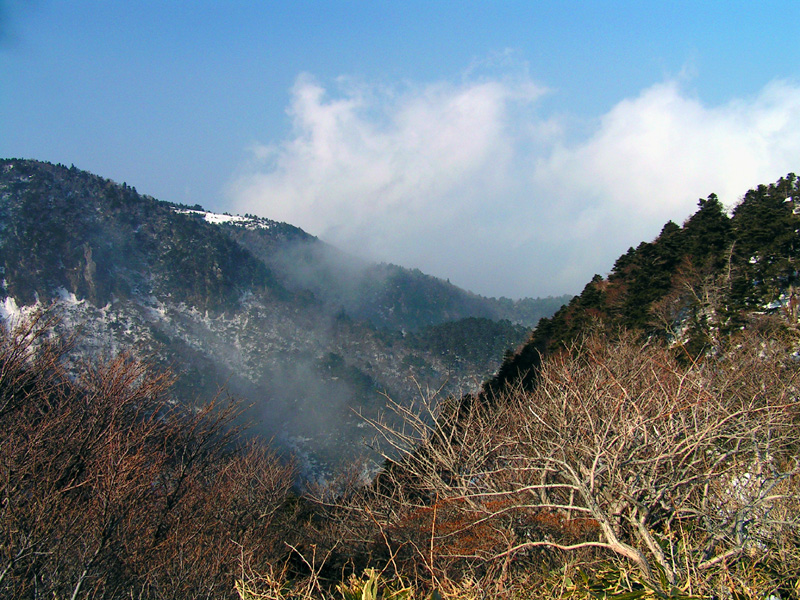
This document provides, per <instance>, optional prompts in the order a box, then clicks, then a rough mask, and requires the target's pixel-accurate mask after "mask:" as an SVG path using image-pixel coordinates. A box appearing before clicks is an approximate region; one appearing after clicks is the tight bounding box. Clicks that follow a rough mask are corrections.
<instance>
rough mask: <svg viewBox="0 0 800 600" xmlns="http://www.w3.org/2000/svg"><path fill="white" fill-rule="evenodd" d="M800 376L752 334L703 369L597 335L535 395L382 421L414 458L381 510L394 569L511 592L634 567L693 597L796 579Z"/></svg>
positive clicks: (377, 509) (388, 489) (388, 475)
mask: <svg viewBox="0 0 800 600" xmlns="http://www.w3.org/2000/svg"><path fill="white" fill-rule="evenodd" d="M798 374H799V371H798V366H797V365H796V364H795V363H793V362H792V361H791V360H789V358H788V355H787V354H786V353H785V351H784V349H783V348H782V347H780V345H778V344H774V343H773V342H772V340H770V339H765V338H763V337H759V336H757V335H751V334H747V333H746V334H745V335H742V336H740V337H739V338H738V339H736V340H734V341H733V342H732V343H731V344H730V345H729V350H728V352H726V353H725V354H724V355H720V356H717V357H710V358H707V359H706V360H704V361H703V362H694V363H691V364H689V365H688V366H685V365H681V364H678V363H676V362H675V360H674V358H673V356H672V354H671V353H670V352H669V351H668V350H667V349H665V348H663V347H662V346H660V345H657V344H655V343H653V344H644V345H642V344H640V343H637V342H636V341H635V340H634V338H633V337H632V336H627V335H622V336H620V338H619V339H618V340H617V341H615V342H614V343H613V344H611V343H609V342H608V341H607V340H605V339H600V338H597V337H592V336H589V337H587V338H585V339H584V340H583V341H582V342H581V343H580V344H579V345H577V346H576V347H574V348H572V349H571V351H570V352H564V353H562V354H560V355H558V356H554V357H552V358H550V359H549V360H548V361H546V362H545V364H544V365H543V367H542V372H541V376H540V382H539V385H538V387H537V389H536V390H535V391H533V392H530V393H529V392H524V391H522V390H513V389H512V390H507V391H506V392H505V393H504V395H503V396H502V397H500V398H497V399H496V402H494V403H493V405H492V406H491V407H489V408H485V407H482V406H478V405H475V404H472V405H470V404H469V403H455V402H452V403H447V402H445V403H442V404H441V405H440V406H439V408H438V409H436V417H437V418H436V419H435V420H428V419H424V418H420V417H419V416H418V413H416V412H414V411H408V410H406V409H404V408H402V407H396V409H397V410H398V411H400V412H401V414H402V415H403V417H404V420H405V425H406V428H405V429H401V430H397V429H396V428H386V427H382V426H381V424H380V423H376V425H377V426H378V428H379V430H380V431H381V432H382V434H383V435H384V436H385V437H386V439H387V440H388V441H389V442H390V443H391V445H392V446H393V447H394V448H396V449H398V450H400V451H402V452H403V453H404V457H403V459H402V460H399V461H397V462H396V463H395V464H393V465H392V468H390V469H388V470H387V471H386V472H385V473H384V475H383V481H380V480H379V482H378V484H377V485H376V486H375V487H374V490H373V495H372V497H371V498H370V499H369V501H368V502H365V506H369V507H370V511H371V515H372V518H373V519H374V520H375V522H376V524H377V525H379V530H380V531H379V534H378V536H376V537H383V539H385V541H386V545H387V547H389V548H390V550H391V552H392V556H393V558H394V559H395V560H397V561H400V560H401V559H402V560H405V561H406V563H405V567H403V568H406V569H409V568H411V567H410V565H411V564H412V563H413V564H415V565H417V567H415V568H416V569H417V570H418V571H419V570H420V569H421V570H422V571H425V570H427V572H428V575H429V576H430V577H431V578H433V579H437V578H445V577H448V576H464V575H465V574H467V573H472V574H475V575H478V576H483V577H485V578H486V580H489V579H496V578H497V577H498V576H499V577H500V578H501V579H502V577H503V575H505V574H507V573H508V571H509V568H510V567H511V566H513V563H519V562H520V561H529V562H530V561H541V560H545V561H546V560H552V559H553V557H554V556H555V557H557V556H558V554H555V555H554V554H553V552H556V553H558V552H567V553H571V554H574V553H583V554H582V556H584V557H586V558H589V557H591V556H595V557H598V556H600V557H602V556H605V557H618V558H620V559H623V560H626V561H629V562H630V563H632V564H633V565H635V567H636V568H637V569H638V570H639V571H640V572H641V574H642V577H643V578H644V580H646V581H649V582H650V583H651V584H652V585H653V586H656V587H657V586H659V585H660V580H661V579H662V576H663V579H664V580H666V582H668V584H669V585H673V586H679V587H681V588H682V589H684V590H686V591H690V592H693V593H699V592H709V591H713V590H715V589H716V590H717V591H718V590H720V589H728V588H729V587H730V586H733V585H735V584H736V581H739V582H740V584H741V586H745V583H744V581H745V579H746V577H747V576H749V575H747V574H748V573H750V574H752V572H753V570H754V569H755V570H757V571H758V570H759V569H761V570H760V571H759V572H760V573H762V574H764V573H768V572H770V570H772V571H775V569H777V568H780V569H783V571H782V572H783V573H784V574H786V573H788V572H790V571H788V570H787V569H789V568H790V567H788V566H787V565H791V568H793V569H794V570H795V571H794V572H795V573H797V572H800V563H798V552H797V541H798V531H799V530H798V527H799V526H800V521H799V519H800V516H798V515H800V513H799V512H798V511H797V507H798V500H800V487H798V475H800V466H799V463H798V456H800V455H799V454H798V452H800V427H798V425H800V423H799V422H798V417H800V403H799V402H798V399H797V390H798ZM432 410H433V408H432ZM362 510H363V508H362ZM598 553H599V554H598ZM762 567H763V568H762ZM794 577H795V578H796V575H795V576H794ZM737 578H738V579H737ZM763 578H764V582H763V586H764V590H766V591H771V590H772V589H775V586H777V585H780V583H781V576H778V575H774V574H773V575H763ZM736 585H739V584H736ZM747 585H750V584H747ZM770 586H772V587H770ZM742 589H744V588H742Z"/></svg>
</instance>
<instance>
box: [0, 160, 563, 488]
mask: <svg viewBox="0 0 800 600" xmlns="http://www.w3.org/2000/svg"><path fill="white" fill-rule="evenodd" d="M0 231H2V236H0V268H2V278H3V279H2V288H0V295H2V296H3V297H4V298H5V301H4V305H3V311H4V313H5V316H6V318H8V317H13V316H14V315H15V314H19V312H20V311H21V310H23V308H24V307H27V308H25V310H30V307H31V306H34V305H38V306H46V305H52V306H53V310H56V311H57V312H59V313H60V314H61V317H62V330H63V331H64V332H66V333H68V332H73V331H77V330H79V329H80V330H81V331H82V332H83V334H82V335H81V338H82V341H81V343H80V344H79V347H78V348H77V350H76V352H78V354H79V355H82V356H85V357H88V356H91V355H92V354H97V353H100V354H113V353H115V352H118V351H121V350H123V349H126V348H134V349H135V351H136V352H137V353H139V354H140V355H148V356H153V357H155V359H156V361H157V362H158V364H159V365H161V366H162V367H165V368H172V369H173V370H175V371H176V374H177V377H178V384H177V386H176V394H177V395H180V396H181V397H182V398H183V399H184V401H186V402H189V403H191V402H195V401H196V399H199V398H209V397H213V396H214V395H215V394H216V393H217V392H218V390H219V389H220V388H221V387H227V388H228V389H229V390H230V391H231V392H232V393H234V394H236V395H239V396H242V397H244V398H245V399H246V400H247V401H248V402H251V403H253V404H254V409H253V410H252V411H251V412H250V414H249V415H248V417H249V418H250V419H251V420H253V421H256V422H257V423H259V425H258V427H257V428H256V429H257V431H258V432H259V433H263V434H265V435H267V437H274V438H276V439H277V440H278V441H279V442H280V443H281V444H283V445H284V446H286V447H288V448H290V449H292V450H293V451H297V452H299V454H300V456H301V459H303V460H306V462H307V466H308V469H307V472H308V473H309V474H311V473H325V472H328V471H329V470H330V469H331V468H334V467H335V466H337V465H339V464H343V463H345V462H347V461H348V460H352V459H355V458H356V455H357V454H359V453H361V452H367V450H366V449H365V446H364V443H363V442H365V441H366V435H367V434H366V432H365V431H363V429H362V428H361V426H362V425H363V423H362V422H361V419H360V418H359V417H358V416H357V415H356V414H355V413H357V412H359V411H366V412H368V413H369V414H371V415H375V414H377V412H379V411H380V410H382V407H383V406H384V404H385V400H386V398H385V396H391V397H392V398H394V399H396V400H399V401H400V402H402V403H409V402H412V401H413V399H414V397H415V396H416V395H417V394H418V393H419V387H418V386H422V388H423V389H425V388H428V387H429V388H431V389H442V393H445V394H451V393H453V394H458V393H461V392H463V391H466V390H468V389H475V388H476V387H477V386H479V385H480V382H481V381H482V380H483V379H485V378H486V377H487V376H488V375H490V374H491V373H492V372H493V371H494V369H496V368H497V366H498V365H499V363H500V357H501V356H502V355H503V352H504V351H505V350H508V349H509V348H513V347H514V346H516V345H517V344H519V343H520V342H521V341H522V340H523V339H524V337H525V334H526V329H525V328H524V327H522V326H519V325H513V324H512V323H510V322H509V321H503V320H502V319H497V320H492V319H490V318H488V316H487V315H491V314H492V311H491V310H490V309H489V308H487V307H491V306H493V304H492V303H493V302H494V305H497V306H499V301H493V300H487V299H481V298H480V297H478V296H475V295H470V294H468V293H466V292H463V291H460V290H458V288H455V286H451V285H450V284H447V283H445V282H442V281H441V280H437V279H435V278H431V277H429V276H424V275H423V274H421V273H418V272H415V271H410V270H406V269H402V268H401V267H396V266H393V265H389V266H383V265H377V266H371V265H369V264H368V263H366V264H365V263H363V262H358V261H353V262H352V263H348V262H347V261H348V260H349V257H347V256H346V255H344V253H340V252H339V251H337V250H335V249H333V248H332V247H329V246H328V245H326V244H324V242H321V241H320V240H318V239H317V238H314V237H313V236H310V235H309V234H307V233H305V232H303V231H302V230H301V229H299V228H296V227H294V226H291V225H288V224H281V223H276V222H274V221H271V220H269V219H263V218H260V217H254V216H252V215H249V216H245V217H238V216H232V215H218V214H216V213H210V212H208V211H205V210H203V209H202V208H201V207H199V206H193V207H190V206H184V205H178V204H171V203H164V202H160V201H157V200H156V199H154V198H152V197H150V196H144V195H140V194H139V193H138V192H136V190H135V188H132V187H130V186H128V185H127V184H126V183H123V184H117V183H115V182H113V181H110V180H107V179H104V178H102V177H99V176H96V175H92V174H89V173H86V172H84V171H80V170H78V169H76V168H75V167H74V166H73V167H71V168H67V167H65V166H63V165H52V164H49V163H42V162H38V161H27V160H17V159H8V160H3V161H0ZM256 251H258V252H256ZM259 253H260V254H259ZM303 255H305V258H303V261H304V262H302V263H301V262H300V259H301V258H302V257H303ZM298 257H299V258H298ZM376 273H377V274H378V275H380V277H377V276H376V275H375V274H376ZM384 275H385V277H384ZM315 277H316V278H317V279H315ZM326 282H333V283H332V284H331V285H330V287H326ZM312 284H313V285H312ZM334 284H335V285H334ZM546 302H547V301H546ZM553 302H557V300H553V299H551V300H550V303H551V304H552V303H553ZM512 309H513V306H512ZM476 319H477V321H476ZM461 321H463V324H462V325H463V327H462V325H459V323H460V322H461ZM444 325H447V327H444ZM443 327H444V328H443ZM459 328H462V329H463V331H464V332H467V331H468V332H469V335H472V336H474V335H478V336H480V337H481V339H480V340H477V342H478V344H477V346H476V347H479V348H482V350H481V351H480V352H475V351H473V350H472V349H470V348H467V347H466V346H465V345H464V343H463V339H464V335H465V334H463V333H462V334H459V333H458V330H459ZM444 340H450V341H456V343H457V344H460V346H459V347H460V348H461V350H454V349H449V348H447V347H445V346H444V345H443V343H444ZM459 340H460V341H459ZM430 348H436V350H435V351H431V350H430ZM345 456H346V457H347V458H344V457H345Z"/></svg>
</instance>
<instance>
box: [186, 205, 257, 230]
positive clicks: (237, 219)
mask: <svg viewBox="0 0 800 600" xmlns="http://www.w3.org/2000/svg"><path fill="white" fill-rule="evenodd" d="M174 210H175V212H176V213H178V214H181V215H202V217H203V219H204V220H205V222H206V223H211V224H212V225H221V224H223V223H229V224H231V225H238V226H239V227H245V228H246V229H269V228H270V223H268V222H267V221H265V220H262V219H259V218H257V217H256V218H254V217H242V216H240V215H226V214H219V213H212V212H207V211H205V210H195V209H191V208H176V209H174Z"/></svg>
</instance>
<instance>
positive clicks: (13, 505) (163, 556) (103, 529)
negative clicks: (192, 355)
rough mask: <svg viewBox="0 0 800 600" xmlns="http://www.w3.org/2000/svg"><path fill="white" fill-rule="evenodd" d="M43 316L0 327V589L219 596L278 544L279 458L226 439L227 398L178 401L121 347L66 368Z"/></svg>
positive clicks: (10, 593)
mask: <svg viewBox="0 0 800 600" xmlns="http://www.w3.org/2000/svg"><path fill="white" fill-rule="evenodd" d="M52 324H53V323H52V322H51V321H48V320H47V319H46V318H45V317H43V316H41V315H40V316H38V317H37V318H35V319H33V320H32V321H30V322H27V323H21V324H19V325H18V326H17V327H15V328H14V329H13V330H10V331H9V330H5V331H3V335H2V337H1V339H0V417H1V418H2V430H0V500H1V503H0V560H2V564H0V594H2V595H3V596H4V597H7V598H73V599H74V598H118V597H126V598H134V597H135V598H200V597H214V598H218V597H230V596H233V595H234V591H233V580H234V578H235V576H236V574H237V573H238V572H239V570H240V567H241V565H242V564H246V565H248V566H252V567H253V568H266V567H267V566H268V565H269V564H270V561H275V560H277V559H278V558H279V556H280V555H282V554H285V546H284V541H285V540H290V539H291V537H292V530H291V529H290V528H289V526H288V524H289V521H290V520H291V516H292V515H291V511H290V510H288V508H287V507H286V506H285V503H286V500H287V495H288V492H289V488H290V486H291V485H292V483H293V469H292V467H291V465H288V464H284V463H283V462H281V461H280V460H279V459H278V457H277V456H275V455H274V454H272V453H271V452H269V451H268V450H266V449H264V448H263V447H261V446H257V445H250V446H247V447H242V446H241V445H239V442H238V441H237V439H236V432H235V430H234V429H232V428H231V427H230V424H231V420H232V419H233V417H234V416H235V415H236V413H237V407H236V405H235V404H233V403H226V402H222V401H221V400H217V401H215V402H213V403H211V404H209V405H207V406H204V407H202V408H197V409H195V410H186V409H182V408H180V407H178V406H176V405H174V403H171V402H169V401H168V395H167V391H168V389H169V385H170V382H171V380H170V377H169V375H168V374H157V373H153V372H151V371H150V370H149V369H148V367H147V366H146V365H144V364H142V363H140V362H137V361H134V360H132V359H130V358H129V357H127V356H125V355H122V356H119V357H117V358H114V359H112V360H109V361H106V362H103V363H100V364H96V365H90V364H83V365H81V368H80V375H79V376H78V377H77V378H71V377H70V376H68V374H67V373H65V371H64V369H63V367H62V359H63V357H64V352H65V351H66V349H67V348H66V347H65V345H64V344H63V343H61V342H60V341H59V340H57V339H54V338H53V337H52Z"/></svg>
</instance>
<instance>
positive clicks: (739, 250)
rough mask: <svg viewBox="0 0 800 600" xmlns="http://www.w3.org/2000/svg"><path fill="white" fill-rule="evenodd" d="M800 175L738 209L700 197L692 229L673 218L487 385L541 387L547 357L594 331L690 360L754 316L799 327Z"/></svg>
mask: <svg viewBox="0 0 800 600" xmlns="http://www.w3.org/2000/svg"><path fill="white" fill-rule="evenodd" d="M799 267H800V179H798V177H797V176H796V175H795V174H794V173H789V174H788V175H787V176H786V177H783V178H781V179H779V180H778V181H777V182H775V183H773V184H770V185H759V186H758V187H756V188H755V189H752V190H750V191H748V192H747V193H746V194H745V195H744V197H743V198H742V200H741V201H740V202H739V203H738V204H737V205H736V206H735V207H734V208H733V210H732V211H731V212H730V214H729V213H728V211H726V210H725V208H724V207H723V206H722V204H721V203H720V201H719V199H718V198H717V197H716V195H714V194H711V195H710V196H708V197H707V198H705V199H703V198H701V199H700V200H699V201H698V208H697V211H696V212H695V213H694V214H693V215H692V216H691V217H689V218H688V219H687V220H686V221H685V222H684V223H683V225H682V226H679V225H677V224H676V223H673V222H672V221H670V222H668V223H666V224H665V225H664V227H663V229H662V230H661V233H660V234H659V236H658V237H657V238H656V239H655V240H653V241H652V242H642V243H641V244H639V245H638V246H637V247H636V248H630V249H629V250H628V252H627V253H625V254H624V255H622V256H620V257H619V258H618V259H617V261H616V262H615V264H614V266H613V268H612V270H611V272H610V273H609V274H608V276H606V277H602V276H600V275H595V276H594V278H593V279H592V280H591V281H590V282H589V283H588V284H587V285H586V287H585V288H584V290H583V292H582V293H581V294H580V295H578V296H576V297H575V298H573V299H572V300H571V301H570V302H569V303H568V304H566V305H565V306H563V307H562V308H560V309H559V310H558V311H557V312H556V313H555V314H554V315H553V316H552V317H550V318H546V319H542V321H540V322H539V325H538V326H537V328H536V330H535V331H534V332H533V333H532V335H531V337H530V338H529V340H528V341H527V342H526V343H525V344H524V345H522V346H521V347H520V348H519V349H518V351H517V352H516V353H515V354H513V355H511V356H509V357H507V358H506V360H505V361H504V363H503V365H502V366H501V368H500V369H499V371H498V373H497V375H496V376H495V377H493V378H492V379H491V380H489V381H488V382H487V383H486V384H485V386H484V393H485V394H489V395H491V394H494V393H497V392H499V391H501V390H502V389H504V388H505V387H507V386H509V385H516V384H518V383H520V382H521V383H522V384H523V386H524V387H530V386H532V385H533V383H534V382H535V379H536V373H537V370H538V367H539V364H540V362H541V357H542V356H545V355H548V354H552V353H554V352H558V351H559V350H561V349H565V348H569V347H570V345H571V344H573V343H575V342H576V341H577V340H578V339H579V338H580V336H581V335H583V334H584V333H585V332H586V330H587V328H594V329H595V330H601V331H602V332H603V333H604V335H605V336H606V337H607V338H608V339H614V337H615V335H616V334H617V333H618V332H619V331H621V330H623V329H625V330H630V331H635V332H638V333H639V335H640V336H641V337H642V338H644V339H653V338H657V339H661V340H663V341H665V342H666V343H668V344H669V345H670V347H672V348H673V350H674V351H675V352H676V354H677V355H678V356H679V357H680V358H681V359H682V360H686V361H693V360H696V359H697V358H699V357H701V356H703V355H706V354H709V353H711V354H716V353H719V352H721V351H723V350H724V348H725V345H726V343H727V340H728V336H729V335H730V334H731V333H733V332H735V331H739V330H741V329H743V328H745V327H748V326H750V325H751V323H750V321H751V319H750V317H751V316H753V315H754V314H765V313H769V314H775V315H777V316H778V317H779V319H780V320H781V321H782V322H784V323H785V324H788V325H789V326H790V328H796V327H797V317H798V297H797V291H796V289H797V286H798V284H799V283H800V275H799V274H798V268H799Z"/></svg>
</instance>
